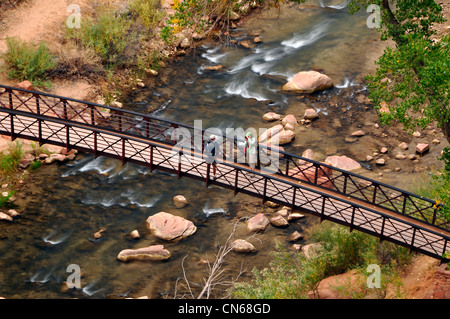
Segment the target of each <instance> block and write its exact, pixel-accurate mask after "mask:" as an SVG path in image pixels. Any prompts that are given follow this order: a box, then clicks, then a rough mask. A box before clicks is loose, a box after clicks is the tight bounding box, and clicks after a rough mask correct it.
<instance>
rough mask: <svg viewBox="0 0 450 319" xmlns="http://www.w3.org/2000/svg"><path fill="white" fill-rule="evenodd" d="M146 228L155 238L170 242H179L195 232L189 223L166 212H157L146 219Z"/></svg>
mask: <svg viewBox="0 0 450 319" xmlns="http://www.w3.org/2000/svg"><path fill="white" fill-rule="evenodd" d="M147 228H148V229H149V230H150V232H151V233H152V234H153V235H155V236H156V237H158V238H160V239H164V240H170V241H179V240H181V239H184V238H186V237H189V236H191V235H193V234H194V233H195V232H196V231H197V227H195V225H194V224H193V223H192V222H191V221H189V220H187V219H185V218H183V217H180V216H175V215H172V214H169V213H166V212H159V213H157V214H155V215H152V216H150V217H149V218H147Z"/></svg>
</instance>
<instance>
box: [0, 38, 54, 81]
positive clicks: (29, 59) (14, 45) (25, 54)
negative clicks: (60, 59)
mask: <svg viewBox="0 0 450 319" xmlns="http://www.w3.org/2000/svg"><path fill="white" fill-rule="evenodd" d="M6 45H7V48H8V50H7V52H6V53H5V54H4V55H3V59H4V61H5V66H6V69H7V71H8V77H9V78H11V79H17V80H20V81H24V80H28V81H30V82H31V83H33V84H34V85H37V86H49V85H50V82H48V81H47V78H48V75H49V72H50V71H51V70H52V69H53V68H54V67H55V66H56V62H55V58H54V56H53V55H52V54H51V53H50V50H49V49H48V47H47V45H46V44H45V42H41V43H40V44H39V45H38V46H35V45H32V44H28V43H26V42H22V41H21V40H19V39H16V38H7V39H6Z"/></svg>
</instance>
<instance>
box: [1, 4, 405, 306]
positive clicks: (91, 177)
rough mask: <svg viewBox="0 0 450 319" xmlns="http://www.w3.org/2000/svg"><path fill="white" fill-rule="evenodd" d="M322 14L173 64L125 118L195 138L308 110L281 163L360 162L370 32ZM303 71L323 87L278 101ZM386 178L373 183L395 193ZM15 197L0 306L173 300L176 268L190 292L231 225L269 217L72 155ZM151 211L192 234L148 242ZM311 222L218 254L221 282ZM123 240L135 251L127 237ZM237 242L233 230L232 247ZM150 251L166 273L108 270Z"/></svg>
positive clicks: (228, 198)
mask: <svg viewBox="0 0 450 319" xmlns="http://www.w3.org/2000/svg"><path fill="white" fill-rule="evenodd" d="M325 4H326V3H323V2H322V5H320V3H316V5H309V6H303V7H302V6H300V7H297V6H290V7H283V8H282V10H281V11H280V12H277V11H274V10H273V11H271V12H270V13H267V12H263V13H261V15H260V16H259V17H258V19H254V18H252V19H250V21H248V22H247V27H244V26H239V28H238V29H237V30H235V31H234V33H233V35H234V36H235V38H236V39H237V40H238V41H240V40H245V39H252V37H250V36H249V34H251V33H252V32H257V33H259V34H260V37H261V38H262V40H263V42H262V43H261V44H258V45H256V46H255V47H254V48H253V49H250V50H249V49H244V48H242V47H240V46H239V45H213V44H211V45H209V46H206V45H205V46H202V47H200V48H197V54H196V55H194V56H186V57H183V58H180V60H179V61H176V62H174V63H173V65H171V66H170V67H168V68H167V69H166V70H164V71H163V72H161V75H160V77H164V78H163V79H161V82H160V84H159V85H158V86H157V87H156V89H155V88H152V89H145V88H144V89H142V90H139V91H137V92H135V93H134V94H133V95H132V96H130V100H129V101H128V102H127V103H126V105H125V107H127V108H130V109H134V110H137V111H140V112H150V111H153V112H154V114H156V115H158V116H162V117H165V118H168V119H172V120H175V121H177V122H182V123H185V124H188V125H193V122H194V120H202V121H203V128H208V127H217V128H219V129H221V130H224V129H225V128H227V127H233V128H238V127H242V128H244V129H247V128H249V127H255V128H258V127H269V126H270V125H269V124H268V123H263V122H262V120H261V117H262V115H263V114H264V113H265V112H267V111H275V112H280V113H282V114H289V113H292V114H295V115H296V116H301V115H302V114H303V112H304V110H305V109H306V108H307V107H314V108H316V109H317V110H319V111H320V114H321V119H320V120H319V121H316V122H314V123H313V124H312V125H310V126H308V127H299V128H297V130H296V133H297V137H296V140H295V141H294V143H292V144H291V145H289V146H287V147H286V150H287V151H290V152H294V153H298V154H301V152H302V151H304V150H305V149H306V148H312V149H313V150H314V152H315V156H316V157H317V158H316V159H318V160H324V159H325V157H326V156H327V155H332V154H336V153H339V154H342V155H349V156H362V155H364V156H365V155H366V154H367V152H369V151H372V150H373V149H375V148H376V147H379V146H380V145H381V144H382V143H381V142H379V140H377V139H376V138H370V139H366V140H362V142H356V143H348V142H345V140H344V138H343V137H344V136H345V135H346V134H349V132H351V130H353V129H355V128H357V127H358V125H359V127H361V126H362V127H366V128H369V127H372V126H373V123H374V122H375V121H376V114H374V112H371V111H370V110H369V109H368V108H367V107H364V106H361V103H358V102H357V101H356V98H357V97H358V96H360V95H364V94H365V92H366V90H365V87H364V84H363V80H362V79H363V74H364V72H365V70H366V69H367V61H366V60H365V53H366V50H369V49H371V48H372V46H373V41H374V40H375V39H376V38H377V34H376V32H375V31H373V30H370V29H368V28H367V27H366V26H365V21H366V19H367V15H366V14H365V13H364V12H363V13H360V14H358V15H355V16H349V15H348V14H347V12H346V9H345V7H344V8H342V9H333V8H332V7H326V5H325ZM328 5H331V6H335V8H341V6H339V4H334V5H333V4H328ZM248 25H251V27H248ZM274 25H276V26H277V27H276V28H275V27H273V26H274ZM214 64H222V65H224V71H220V72H208V71H206V70H204V68H205V66H208V65H214ZM311 67H315V68H322V69H324V71H325V72H326V73H327V74H328V75H330V76H331V77H332V78H333V79H334V80H335V82H336V84H337V85H336V87H335V88H333V89H331V90H328V91H326V92H324V93H321V94H317V95H314V96H303V97H302V96H300V97H299V96H295V95H287V94H281V93H280V92H279V89H280V87H281V85H282V84H284V83H283V82H284V81H285V80H287V79H289V77H291V76H292V75H294V74H295V73H297V72H299V71H301V70H306V69H309V68H311ZM361 154H362V155H361ZM364 173H367V174H369V175H370V174H372V175H373V174H376V173H375V172H373V171H367V170H366V171H365V172H364ZM385 175H386V176H385V178H386V180H388V181H392V182H398V178H395V177H392V179H389V174H387V173H386V174H385ZM21 194H22V196H20V197H19V198H18V200H17V204H18V205H19V207H18V210H19V211H20V212H21V213H22V216H21V217H20V218H19V219H17V220H16V221H14V223H12V224H2V227H1V229H0V232H1V233H0V238H1V239H0V253H1V254H2V257H1V260H0V296H3V297H6V298H69V297H76V298H107V297H111V298H123V297H124V296H128V297H139V296H143V295H146V296H148V297H150V298H165V297H168V298H172V297H174V293H175V287H176V281H177V279H179V278H181V277H182V275H183V267H182V262H183V259H184V258H185V257H186V256H187V257H186V259H185V261H184V264H183V265H184V269H185V270H186V274H187V276H188V278H189V279H190V280H191V281H192V284H193V286H194V287H196V284H198V283H200V282H201V278H202V276H205V275H206V271H207V265H206V264H205V261H206V260H209V261H213V259H214V253H215V252H216V251H217V248H218V246H219V245H223V244H224V243H225V241H226V239H227V238H228V236H229V234H230V233H231V231H232V229H233V226H234V223H235V222H236V221H237V220H238V218H240V217H245V216H251V215H252V214H255V213H259V212H265V213H267V214H268V216H270V215H271V214H272V213H273V212H275V210H274V209H270V208H267V207H264V206H263V205H262V204H261V203H260V202H259V201H255V200H253V199H252V198H250V197H249V196H246V195H242V194H237V195H236V196H234V194H233V192H231V191H228V190H224V189H220V188H218V187H208V188H206V187H205V185H204V184H203V183H201V182H198V181H193V180H189V179H186V178H182V179H180V180H178V179H177V177H176V176H172V175H169V174H165V173H161V172H157V171H154V172H151V173H150V172H149V170H148V169H146V168H143V167H139V166H135V165H130V164H125V165H124V166H122V165H121V163H120V162H119V161H115V160H111V159H107V158H103V157H100V158H97V159H94V158H93V157H92V156H88V155H79V156H78V157H77V159H76V160H75V161H74V162H72V163H69V164H64V165H62V164H55V165H51V166H45V167H41V168H40V169H39V171H38V172H37V173H36V174H35V175H34V176H33V177H32V180H31V181H30V182H29V184H28V185H27V187H26V189H24V190H23V191H22V192H21ZM178 194H182V195H184V196H185V197H186V198H187V199H188V201H189V202H190V204H189V205H188V206H187V207H185V208H182V209H176V208H175V206H174V205H173V203H172V198H173V196H175V195H178ZM160 211H166V212H169V213H173V214H176V215H179V216H183V217H185V218H187V219H189V220H192V221H193V222H194V223H195V225H196V226H197V227H198V230H197V232H196V234H195V235H193V236H191V237H190V238H188V239H185V240H183V241H181V242H178V243H167V242H162V241H161V240H158V239H157V238H155V237H154V236H152V235H151V234H150V233H149V231H148V230H147V229H146V225H145V221H146V219H147V218H148V217H149V216H150V215H152V214H154V213H157V212H160ZM314 222H317V220H316V219H315V218H314V217H310V216H307V217H306V218H305V219H302V220H298V221H295V222H293V223H292V224H291V225H290V226H289V227H287V228H283V229H280V228H275V227H272V226H270V227H269V228H268V229H267V230H266V231H265V232H264V233H262V234H258V235H257V236H256V237H255V238H252V239H250V241H251V242H252V243H253V244H254V245H255V246H256V248H257V249H258V252H257V253H255V254H250V255H245V256H244V255H239V254H235V253H232V254H230V255H229V256H228V259H227V262H226V265H225V266H226V267H227V269H230V271H229V275H233V276H236V275H237V274H238V273H239V270H240V268H241V266H242V267H243V268H244V269H246V270H247V271H246V272H245V273H244V275H243V276H242V279H246V278H249V277H250V274H249V271H250V270H251V269H253V267H257V268H259V269H261V268H263V267H266V266H267V265H268V263H269V262H270V260H271V259H272V256H271V253H272V252H273V251H275V244H276V243H277V242H279V243H280V244H281V245H282V246H284V247H286V248H288V249H289V247H290V246H291V245H292V243H290V242H289V241H288V239H287V237H288V235H289V234H291V233H292V232H294V231H295V230H298V231H300V232H301V231H304V230H305V229H306V228H307V226H308V225H309V224H311V223H314ZM100 229H105V232H104V233H103V236H102V238H100V239H99V240H94V239H93V237H92V236H93V234H94V233H95V232H97V231H99V230H100ZM134 229H137V230H138V231H139V232H140V234H141V239H139V240H133V239H130V237H129V233H130V232H131V231H132V230H134ZM250 235H251V234H248V233H247V232H246V230H245V225H244V223H239V227H238V228H237V233H236V237H237V238H246V237H248V236H250ZM157 243H161V244H164V246H165V248H167V249H168V250H169V251H170V252H171V254H172V256H171V258H170V259H169V260H168V261H166V262H130V263H123V262H120V261H118V260H117V259H116V257H117V255H118V253H119V252H120V251H121V250H122V249H129V248H140V247H145V246H148V245H152V244H157ZM302 243H303V242H302ZM71 264H76V265H79V266H80V268H81V272H82V288H81V289H74V290H69V291H65V290H64V289H62V286H61V283H62V282H63V281H65V280H67V277H68V276H69V275H70V273H69V272H67V271H66V270H67V267H68V266H69V265H71ZM178 288H179V289H178V294H177V297H180V294H181V293H182V290H181V289H180V286H179V287H178Z"/></svg>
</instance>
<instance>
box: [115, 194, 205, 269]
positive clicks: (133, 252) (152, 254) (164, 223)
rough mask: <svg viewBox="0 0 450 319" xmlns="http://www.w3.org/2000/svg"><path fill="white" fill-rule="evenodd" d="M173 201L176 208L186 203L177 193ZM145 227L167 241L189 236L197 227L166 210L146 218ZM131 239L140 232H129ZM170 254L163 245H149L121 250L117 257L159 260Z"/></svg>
mask: <svg viewBox="0 0 450 319" xmlns="http://www.w3.org/2000/svg"><path fill="white" fill-rule="evenodd" d="M173 203H174V205H175V207H176V208H183V207H185V206H186V205H188V204H189V203H188V201H187V200H186V198H185V197H184V196H182V195H177V196H175V197H174V198H173ZM146 226H147V229H148V230H149V231H150V233H151V234H152V235H154V236H155V237H157V238H159V239H162V240H164V241H167V242H172V243H173V242H178V241H181V240H183V239H185V238H187V237H189V236H192V235H194V234H195V232H196V231H197V227H196V226H195V225H194V223H193V222H191V221H189V220H187V219H185V218H183V217H181V216H177V215H173V214H170V213H166V212H159V213H156V214H154V215H152V216H149V217H148V218H147V220H146ZM130 237H131V238H133V239H139V238H140V234H139V232H138V231H137V230H133V231H132V232H131V233H130ZM170 256H171V254H170V252H169V251H168V250H167V249H165V248H164V245H151V246H147V247H142V248H138V249H125V250H122V251H121V252H120V253H119V255H118V256H117V259H119V260H121V261H125V262H126V261H132V260H153V261H161V260H167V259H169V258H170Z"/></svg>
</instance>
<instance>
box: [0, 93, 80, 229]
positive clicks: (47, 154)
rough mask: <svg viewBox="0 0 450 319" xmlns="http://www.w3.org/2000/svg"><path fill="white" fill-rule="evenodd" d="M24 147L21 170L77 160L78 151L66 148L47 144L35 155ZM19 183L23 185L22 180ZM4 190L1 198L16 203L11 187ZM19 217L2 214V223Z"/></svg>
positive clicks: (3, 187)
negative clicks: (34, 165) (6, 198)
mask: <svg viewBox="0 0 450 319" xmlns="http://www.w3.org/2000/svg"><path fill="white" fill-rule="evenodd" d="M24 85H25V84H24ZM24 89H32V88H25V87H24ZM23 147H24V149H23V151H24V154H23V155H22V158H21V160H20V162H19V168H21V169H23V170H25V169H27V168H28V167H29V166H30V165H31V163H33V162H40V163H45V164H52V163H54V162H66V161H71V160H74V159H75V157H76V154H77V153H78V151H76V150H69V151H67V149H66V148H64V147H59V146H54V145H47V144H46V145H43V146H42V147H41V148H40V150H41V151H42V153H40V154H38V155H34V154H35V153H36V150H33V149H28V148H29V146H25V143H24V146H23ZM27 147H28V148H27ZM19 182H20V183H23V181H22V180H20V181H19ZM2 189H3V190H4V191H3V192H2V193H1V196H2V197H8V201H9V202H14V201H15V197H14V196H11V194H10V191H7V189H9V185H8V184H4V185H2ZM18 216H20V214H19V213H18V212H17V211H16V210H14V209H10V210H8V211H6V212H0V221H8V222H11V221H13V220H14V218H15V217H18Z"/></svg>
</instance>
